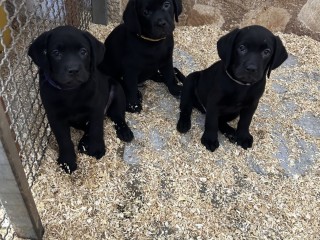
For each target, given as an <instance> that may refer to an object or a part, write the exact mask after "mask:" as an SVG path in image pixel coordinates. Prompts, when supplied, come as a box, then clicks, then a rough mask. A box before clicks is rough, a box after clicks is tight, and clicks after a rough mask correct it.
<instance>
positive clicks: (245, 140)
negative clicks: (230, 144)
mask: <svg viewBox="0 0 320 240" xmlns="http://www.w3.org/2000/svg"><path fill="white" fill-rule="evenodd" d="M235 141H236V142H237V144H238V145H240V146H241V147H242V148H243V149H248V148H251V147H252V144H253V137H252V135H251V134H250V133H247V134H241V135H240V134H236V139H235Z"/></svg>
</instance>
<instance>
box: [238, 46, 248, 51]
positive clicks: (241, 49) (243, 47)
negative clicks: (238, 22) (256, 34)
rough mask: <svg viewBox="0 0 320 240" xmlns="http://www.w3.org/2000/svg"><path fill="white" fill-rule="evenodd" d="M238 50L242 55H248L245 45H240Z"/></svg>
mask: <svg viewBox="0 0 320 240" xmlns="http://www.w3.org/2000/svg"><path fill="white" fill-rule="evenodd" d="M238 49H239V51H240V52H241V53H246V52H247V47H246V46H245V45H240V46H239V48H238Z"/></svg>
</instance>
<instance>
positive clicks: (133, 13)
mask: <svg viewBox="0 0 320 240" xmlns="http://www.w3.org/2000/svg"><path fill="white" fill-rule="evenodd" d="M123 22H124V24H125V26H126V27H127V28H128V29H129V31H130V32H133V33H136V34H138V35H141V27H140V23H139V18H138V12H137V7H136V0H129V2H128V4H127V6H126V9H125V10H124V12H123Z"/></svg>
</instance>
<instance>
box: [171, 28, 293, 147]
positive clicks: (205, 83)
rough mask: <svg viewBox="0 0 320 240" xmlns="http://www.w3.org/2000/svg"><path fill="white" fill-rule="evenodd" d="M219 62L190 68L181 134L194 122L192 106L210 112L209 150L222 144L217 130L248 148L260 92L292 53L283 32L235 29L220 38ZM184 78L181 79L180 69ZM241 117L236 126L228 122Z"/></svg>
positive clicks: (207, 125) (205, 142)
mask: <svg viewBox="0 0 320 240" xmlns="http://www.w3.org/2000/svg"><path fill="white" fill-rule="evenodd" d="M217 48H218V54H219V57H220V58H221V60H220V61H218V62H216V63H214V64H213V65H212V66H210V67H209V68H207V69H205V70H203V71H198V72H193V73H191V74H190V75H189V76H188V77H187V78H186V79H185V80H184V85H183V90H182V95H181V103H180V110H181V112H180V118H179V120H178V124H177V129H178V131H179V132H181V133H185V132H187V131H188V130H189V129H190V127H191V112H192V108H193V107H196V108H197V109H199V110H200V111H201V112H203V113H206V120H205V131H204V133H203V136H202V138H201V142H202V144H203V145H204V146H205V147H206V148H207V149H208V150H210V151H214V150H215V149H216V148H218V147H219V142H218V130H220V131H221V132H222V133H223V134H224V135H226V136H227V137H228V138H229V140H230V141H232V142H236V143H237V144H238V145H240V146H241V147H243V148H244V149H247V148H250V147H252V143H253V137H252V135H251V134H250V132H249V126H250V124H251V120H252V117H253V114H254V112H255V110H256V108H257V106H258V103H259V99H260V97H261V96H262V94H263V92H264V89H265V84H266V75H268V77H269V75H270V72H271V70H273V69H275V68H277V67H279V66H280V65H281V64H282V63H283V62H284V61H285V60H286V59H287V57H288V54H287V51H286V49H285V47H284V46H283V44H282V42H281V40H280V38H279V37H277V36H274V35H273V34H272V33H271V32H270V31H269V30H267V29H266V28H264V27H261V26H249V27H245V28H243V29H235V30H233V31H231V32H230V33H228V34H226V35H225V36H223V37H221V38H220V39H219V41H218V43H217ZM179 77H180V78H183V77H182V76H181V74H180V75H179ZM238 116H240V119H239V122H238V126H237V128H236V129H233V128H232V127H230V126H229V125H228V122H229V121H231V120H233V119H235V118H236V117H238Z"/></svg>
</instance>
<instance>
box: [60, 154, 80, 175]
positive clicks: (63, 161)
mask: <svg viewBox="0 0 320 240" xmlns="http://www.w3.org/2000/svg"><path fill="white" fill-rule="evenodd" d="M57 162H58V164H59V166H60V167H61V168H62V169H63V170H64V171H65V172H66V173H69V174H71V173H73V172H74V171H75V170H76V169H77V167H78V165H77V162H76V158H75V157H62V156H60V157H59V158H58V159H57Z"/></svg>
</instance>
